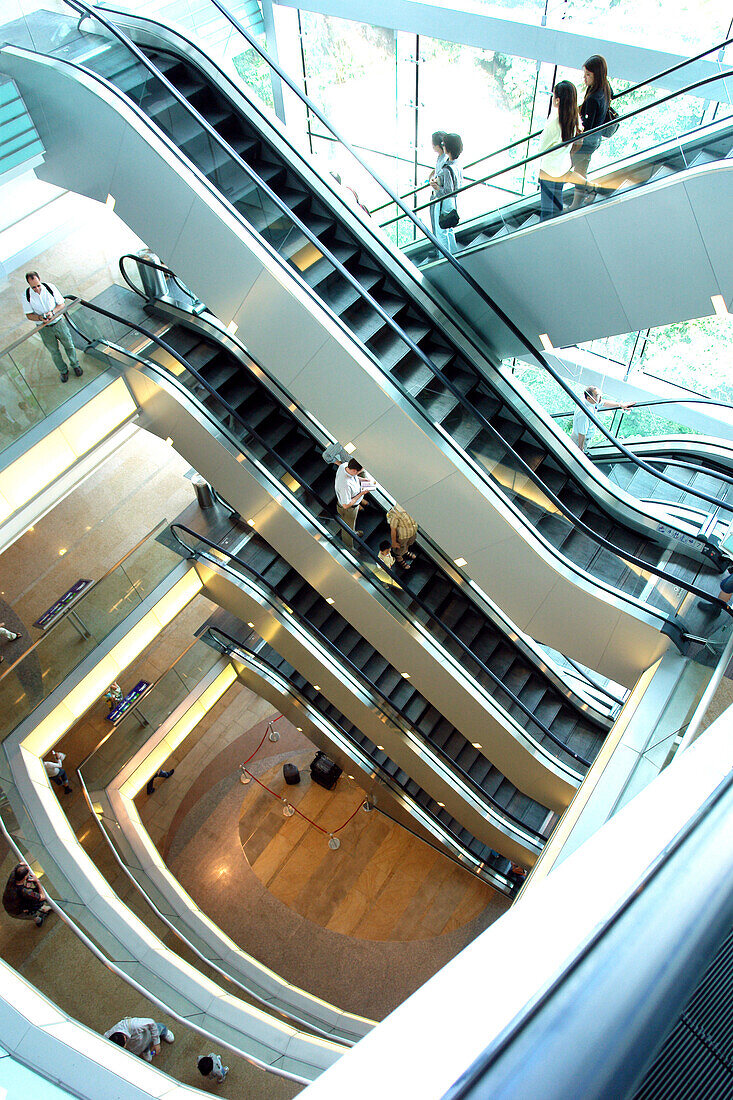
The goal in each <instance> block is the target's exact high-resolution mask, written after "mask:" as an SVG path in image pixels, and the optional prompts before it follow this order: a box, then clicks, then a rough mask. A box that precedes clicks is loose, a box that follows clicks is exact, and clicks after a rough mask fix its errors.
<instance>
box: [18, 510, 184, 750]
mask: <svg viewBox="0 0 733 1100" xmlns="http://www.w3.org/2000/svg"><path fill="white" fill-rule="evenodd" d="M165 526H166V521H165V520H162V521H161V522H160V523H159V524H157V525H156V527H154V528H153V529H152V531H150V532H149V533H148V534H147V535H145V537H144V538H142V539H140V541H139V542H137V543H136V544H135V546H133V547H132V549H130V550H128V552H127V553H126V554H125V556H124V557H123V558H121V559H120V561H118V562H117V564H116V565H113V566H112V567H111V568H110V569H108V570H107V571H106V572H105V573H104V574H103V575H102V576H101V577H100V578H99V580H97V581H95V582H94V583H93V584H90V586H89V587H88V588H87V589H86V591H84V593H83V595H82V596H81V597H80V598H79V599H78V600H77V601H76V602H74V603H71V604H70V605H69V607H68V608H67V609H66V610H64V611H62V612H61V613H60V614H59V617H58V619H57V621H56V622H54V623H53V625H51V626H50V627H49V628H48V630H47V632H46V633H45V635H44V636H43V637H42V638H39V639H38V640H37V641H36V642H34V643H33V645H32V646H31V647H30V649H28V650H26V652H25V653H23V654H22V655H21V656H20V657H18V659H17V660H16V661H14V662H13V664H11V665H9V666H8V667H7V668H4V667H3V669H2V674H1V675H0V740H2V739H4V738H5V737H7V736H8V734H9V733H11V732H12V731H13V730H14V729H15V728H16V726H18V725H20V723H21V722H23V721H24V720H25V719H26V718H27V717H28V715H29V714H31V713H32V711H34V710H35V708H36V707H37V706H38V705H39V704H40V703H41V702H43V700H44V699H46V698H47V697H48V696H49V695H50V694H51V693H52V692H53V691H54V690H55V689H56V688H57V687H58V685H59V684H60V683H61V682H62V681H63V680H64V679H65V677H66V676H68V675H69V674H70V673H71V672H72V671H73V670H74V669H75V668H76V667H77V666H78V665H79V664H80V662H81V661H83V659H84V658H85V657H86V656H87V655H88V654H90V653H91V652H92V651H93V650H94V649H95V648H96V647H97V646H98V645H99V644H100V643H101V642H102V641H103V640H104V639H105V638H106V637H108V635H109V634H111V633H112V631H113V630H114V629H115V627H117V626H119V624H120V623H121V622H122V621H123V620H124V619H125V618H126V617H127V616H128V615H129V614H130V612H131V611H132V610H133V609H134V608H136V607H139V606H140V604H141V603H143V601H144V600H145V599H146V598H147V597H148V596H149V595H150V593H151V592H152V591H153V589H155V588H156V587H157V586H158V585H159V584H160V583H161V581H163V580H164V579H165V578H166V577H167V576H168V575H169V574H170V573H171V572H172V571H173V569H175V568H176V566H177V565H179V564H180V557H179V556H178V555H177V554H175V553H174V551H172V550H171V549H170V548H169V547H167V546H164V545H163V544H162V543H160V542H158V541H157V536H158V534H159V533H160V532H161V531H162V530H163V529H164V528H165Z"/></svg>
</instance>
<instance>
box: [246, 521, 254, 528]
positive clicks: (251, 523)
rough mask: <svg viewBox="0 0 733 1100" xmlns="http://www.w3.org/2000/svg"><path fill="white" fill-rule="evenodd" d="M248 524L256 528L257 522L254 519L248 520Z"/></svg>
mask: <svg viewBox="0 0 733 1100" xmlns="http://www.w3.org/2000/svg"><path fill="white" fill-rule="evenodd" d="M247 523H248V524H249V525H250V527H254V525H255V521H254V520H253V519H248V520H247Z"/></svg>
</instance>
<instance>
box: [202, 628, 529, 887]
mask: <svg viewBox="0 0 733 1100" xmlns="http://www.w3.org/2000/svg"><path fill="white" fill-rule="evenodd" d="M206 635H208V636H209V637H210V638H211V639H212V644H214V645H215V646H216V647H217V648H218V649H220V650H221V652H223V653H225V654H226V655H227V656H228V657H231V658H233V659H234V660H235V661H236V660H239V661H242V660H243V658H244V656H245V655H246V659H247V661H248V662H249V661H252V662H254V663H255V664H256V666H260V665H262V666H263V667H264V668H266V669H267V672H268V675H270V676H272V677H275V678H276V679H277V681H278V686H279V687H280V690H281V691H282V692H283V694H286V695H290V696H292V697H293V698H295V699H297V700H298V702H299V703H300V705H301V706H302V707H303V708H304V710H305V713H306V714H309V715H310V713H311V711H314V710H315V708H314V707H313V704H312V703H310V702H309V701H308V700H307V699H306V698H305V697H304V696H303V695H301V694H300V692H298V691H296V690H295V689H294V688H293V686H292V684H290V683H285V682H283V678H282V676H281V674H280V673H279V672H278V671H277V669H275V668H273V667H272V666H271V665H270V664H269V663H268V662H267V661H266V660H265V659H264V658H263V657H262V656H261V654H260V653H258V652H257V648H258V647H259V646H261V644H262V642H263V640H262V639H261V638H260V637H259V635H258V634H256V633H255V631H252V635H251V636H252V637H253V638H256V640H257V641H256V647H255V648H254V649H251V648H249V645H248V644H247V643H248V641H249V639H247V641H246V642H245V641H242V640H241V639H240V640H237V639H236V638H233V637H232V636H231V634H228V633H227V632H226V631H225V630H222V629H221V628H220V627H218V626H209V627H208V628H207V630H206V632H205V635H204V636H206ZM222 639H223V640H222ZM264 644H267V643H264ZM331 709H333V708H331ZM316 713H317V714H318V718H319V720H320V721H321V722H322V723H323V725H324V728H326V730H327V732H328V728H329V727H331V728H332V729H333V730H335V731H336V733H337V734H338V735H339V736H340V737H341V738H342V739H343V741H344V742H345V743H346V744H347V745H348V746H349V750H350V751H351V752H354V753H356V754H357V757H358V759H359V760H360V761H361V763H362V766H366V768H367V770H368V771H370V772H371V771H376V772H377V773H378V775H379V778H380V781H381V782H382V783H384V784H385V786H386V787H388V788H390V789H393V790H394V789H396V790H397V791H399V793H400V796H401V797H402V798H404V799H405V800H406V801H407V802H408V803H409V804H410V806H411V809H412V812H413V813H414V815H415V817H416V818H417V819H418V820H421V819H422V818H423V817H424V816H426V817H427V818H428V819H429V821H430V824H431V827H432V828H434V829H435V830H436V831H437V832H438V833H439V834H440V835H441V837H443V838H448V844H458V845H460V844H461V841H460V839H459V838H458V837H456V836H454V835H453V833H452V832H451V831H450V829H448V828H447V826H446V825H445V824H444V823H443V822H442V821H440V819H439V818H437V817H436V816H435V815H433V814H432V813H431V812H430V810H429V809H427V808H426V807H424V806H422V805H421V804H420V803H418V802H415V800H414V799H413V798H412V796H411V795H410V794H409V793H408V792H407V789H406V788H407V786H408V784H409V783H410V782H411V780H410V777H409V776H407V775H405V779H404V781H403V782H402V783H400V782H399V780H398V778H397V775H390V773H389V771H387V770H386V769H385V767H384V766H383V765H381V764H379V763H377V761H376V760H373V759H372V757H371V756H370V755H369V754H368V753H367V752H366V750H365V749H363V748H362V747H361V746H360V745H358V744H356V743H355V742H354V741H353V740H352V738H351V736H350V735H349V733H348V732H347V731H346V730H345V729H344V728H343V727H342V726H341V725H340V723H339V722H337V721H336V720H335V719H334V718H333V716H331V717H328V718H326V717H325V716H324V715H321V714H320V712H317V711H316ZM397 774H399V772H398V773H397ZM376 808H377V809H381V807H376ZM381 812H382V813H385V815H386V816H387V817H389V818H390V820H393V821H394V820H395V819H394V818H392V817H391V815H390V814H389V813H387V812H386V811H385V810H383V809H381ZM397 824H401V825H402V826H403V828H407V826H405V825H404V824H403V823H402V822H397ZM408 831H410V832H412V830H408ZM414 835H415V836H418V834H417V833H415V834H414ZM419 839H422V840H424V839H425V838H424V837H419ZM425 843H428V842H427V841H425ZM444 843H445V840H444ZM433 847H436V846H435V845H433ZM437 850H438V851H440V852H441V853H442V854H448V855H449V856H450V858H451V859H453V861H454V862H455V863H458V865H459V866H461V867H464V868H467V869H468V870H470V871H471V873H472V874H476V875H477V876H478V877H480V878H482V879H484V880H485V881H486V882H489V883H490V885H492V886H493V887H495V888H498V889H499V890H501V891H502V893H505V894H511V893H513V892H514V891H515V890H516V887H517V881H516V880H515V879H514V878H512V876H511V874H510V872H509V868H510V866H511V861H510V860H508V859H507V858H506V856H502V855H500V853H499V852H496V851H494V850H493V849H492V852H493V855H492V856H490V857H489V859H487V860H482V859H479V858H478V856H476V855H474V854H473V853H472V852H470V851H466V852H464V851H461V854H460V855H459V856H455V855H451V854H450V851H448V852H446V849H445V848H438V849H437Z"/></svg>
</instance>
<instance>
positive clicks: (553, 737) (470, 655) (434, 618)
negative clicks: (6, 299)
mask: <svg viewBox="0 0 733 1100" xmlns="http://www.w3.org/2000/svg"><path fill="white" fill-rule="evenodd" d="M80 303H81V305H82V306H85V307H87V308H89V309H92V310H94V311H96V312H98V313H101V314H102V315H103V316H106V317H109V318H110V319H112V320H115V321H118V322H120V323H123V324H125V325H127V326H128V327H130V328H134V329H135V330H136V331H137V332H139V333H140V334H141V335H142V336H145V337H146V338H147V339H149V340H151V341H154V342H155V343H156V344H157V345H158V346H159V347H161V348H162V349H163V350H164V351H166V352H167V353H168V354H169V355H172V356H173V358H174V359H176V360H177V361H178V362H179V363H180V364H181V365H182V366H183V367H184V369H185V370H187V371H188V372H189V373H190V374H191V375H192V376H193V377H194V378H195V379H196V381H197V382H199V383H200V384H201V385H202V386H203V387H204V388H205V389H206V391H207V392H208V393H209V395H210V396H211V397H213V398H214V399H215V400H216V401H218V402H219V404H220V405H222V406H223V407H224V409H226V412H227V415H228V416H231V417H232V418H233V419H234V420H235V421H236V422H237V423H238V424H240V425H241V427H242V428H243V429H244V431H245V432H246V433H247V434H246V437H245V439H242V440H237V446H238V447H239V448H240V449H241V448H242V447H243V446H244V445H245V442H246V439H247V438H249V437H251V438H253V439H254V440H256V441H257V443H258V444H259V445H260V446H261V447H262V448H263V450H264V451H265V452H266V453H267V454H268V455H270V456H271V457H272V458H274V459H275V461H276V462H277V463H278V464H279V465H280V466H282V467H283V468H284V469H285V470H286V471H287V473H288V474H290V476H291V477H292V478H293V480H294V481H296V482H297V483H298V484H299V485H300V486H301V487H302V488H303V489H305V490H306V492H307V493H309V494H310V496H311V497H312V498H313V499H314V500H315V501H316V502H317V504H318V506H319V507H320V508H321V509H322V510H324V511H327V512H331V511H332V509H333V505H332V503H330V502H328V501H326V500H325V499H324V498H323V497H322V496H321V495H320V494H319V493H318V492H317V491H316V490H315V489H313V488H312V486H310V485H309V484H308V483H307V482H305V481H304V479H303V477H302V475H301V474H300V473H299V472H298V471H297V470H296V469H295V468H294V467H293V466H291V465H290V463H288V462H287V461H286V460H285V459H283V458H282V457H281V456H280V455H279V454H278V453H277V451H275V450H274V448H273V447H272V446H271V445H270V444H269V443H268V442H267V440H266V439H265V438H264V436H262V435H261V434H260V433H259V432H258V431H257V430H256V429H255V428H252V427H250V426H249V425H248V424H247V423H246V421H245V420H244V419H243V417H242V416H241V414H240V413H239V412H238V411H237V410H236V409H235V408H234V406H233V405H231V404H230V403H229V402H228V401H227V400H226V399H225V398H223V397H222V396H221V395H220V394H219V393H217V391H216V390H215V389H214V388H213V387H212V385H211V383H209V382H208V381H207V379H206V378H204V376H203V375H201V374H200V373H199V372H198V371H197V370H196V368H195V367H192V366H191V365H190V364H189V363H188V361H187V360H186V359H185V357H184V356H183V355H181V354H180V352H176V351H175V350H174V349H173V348H172V346H171V345H169V344H167V343H166V342H165V341H163V340H162V339H161V338H160V337H158V336H155V334H154V333H151V332H150V331H149V330H147V329H145V328H143V327H142V326H141V325H138V324H136V323H135V322H132V321H128V320H127V319H124V318H121V317H119V316H118V315H116V314H113V313H110V312H109V311H108V310H105V309H103V308H102V307H101V306H96V305H94V304H93V303H89V302H86V301H84V300H83V299H80ZM74 328H75V329H76V331H77V332H78V333H79V335H80V336H81V337H82V338H83V339H85V340H89V337H88V336H87V335H86V334H85V333H84V332H83V331H82V330H81V329H79V328H78V327H77V326H76V325H74ZM122 350H123V351H124V349H122ZM126 354H130V353H129V352H126ZM154 365H155V366H157V367H159V366H160V364H154ZM218 426H219V427H221V425H218ZM299 426H300V427H302V425H299ZM303 430H305V429H304V428H303ZM235 438H236V437H235ZM280 488H282V487H280ZM296 499H297V498H296ZM333 519H334V521H335V522H337V523H338V525H339V527H340V529H341V530H342V531H344V532H346V533H347V534H348V535H349V536H351V537H352V538H353V539H354V540H355V541H356V542H357V543H358V544H359V547H360V549H361V551H362V552H363V553H365V554H366V555H367V556H368V557H369V558H370V559H371V560H372V561H373V562H374V564H375V565H376V566H379V567H380V568H384V566H383V565H382V563H380V561H379V558H378V555H377V554H375V553H374V551H373V549H372V548H371V547H370V546H369V545H368V543H367V542H365V541H364V539H362V538H361V536H359V535H357V534H356V532H355V531H353V532H352V531H351V528H349V527H348V526H347V525H346V524H345V523H344V521H343V520H342V519H341V517H340V516H338V515H334V516H333ZM325 536H326V539H327V541H328V542H329V544H330V545H332V546H334V547H335V548H336V549H337V550H338V551H339V552H340V553H341V552H342V548H341V546H340V545H339V542H338V540H337V538H336V537H334V536H333V535H331V534H330V532H328V531H325ZM359 572H360V573H361V574H362V576H364V577H366V578H367V579H368V580H369V581H370V582H372V583H373V582H374V580H376V579H378V578H375V577H374V575H373V574H371V573H370V572H369V573H368V572H365V571H364V570H363V569H361V567H359ZM400 581H401V584H402V587H403V588H404V591H405V592H406V593H407V594H408V596H409V597H410V600H411V601H412V603H413V604H417V606H418V607H419V608H420V609H421V610H422V611H423V613H424V614H425V615H426V616H427V618H428V620H429V622H433V623H435V624H437V626H439V628H440V629H441V630H442V631H444V632H445V634H446V635H447V636H448V637H449V638H450V639H451V641H453V642H455V644H456V645H458V646H459V647H460V648H461V650H462V651H463V653H464V654H465V657H466V658H467V659H468V660H470V661H473V662H474V663H475V664H476V665H478V667H479V669H480V670H481V671H482V672H483V673H484V674H485V675H487V676H488V677H489V679H490V680H491V682H492V683H493V684H494V685H495V687H497V688H498V689H499V690H500V691H502V692H503V693H504V694H505V695H506V696H507V697H508V698H509V700H510V701H511V702H510V703H509V706H517V707H518V708H519V709H520V710H521V712H522V713H523V714H524V715H525V717H526V718H527V719H528V720H529V721H530V722H531V723H532V725H534V726H536V727H537V729H538V730H539V731H540V733H541V734H543V735H544V736H545V737H548V738H549V739H550V741H551V742H552V743H553V744H554V745H555V746H556V747H557V748H559V749H560V750H561V751H562V752H564V753H566V754H567V755H568V756H570V757H571V758H572V759H573V760H576V761H577V762H578V763H579V764H581V765H582V766H583V767H586V768H587V767H590V761H589V760H586V759H585V758H584V757H583V756H581V755H580V754H579V753H576V752H575V750H574V749H571V748H569V747H568V746H567V745H566V744H565V743H564V742H563V741H562V740H561V739H560V738H559V737H558V736H557V734H555V733H553V732H552V730H550V729H549V728H548V727H547V726H546V725H545V724H544V722H542V721H540V719H539V718H537V717H536V715H534V714H533V713H532V711H530V710H529V708H528V707H527V705H526V703H524V702H523V701H522V700H521V699H520V698H519V697H518V696H516V695H515V694H514V692H512V691H510V689H509V688H507V687H506V685H505V684H504V683H503V682H502V680H501V678H500V677H499V676H497V675H496V673H495V672H493V671H492V669H490V668H489V666H488V665H487V664H485V662H484V661H482V660H481V658H480V657H478V655H477V654H475V653H474V652H473V650H472V649H471V647H470V646H469V645H467V644H466V643H465V642H464V641H463V639H462V638H460V637H459V635H457V634H456V633H455V632H454V631H453V630H451V628H450V627H449V626H447V625H446V624H445V623H444V622H443V621H442V620H441V619H440V617H439V616H438V615H437V614H436V613H435V611H433V610H432V609H431V608H430V606H429V605H428V604H427V603H425V601H424V600H423V599H422V598H421V597H420V596H418V595H417V594H415V593H413V592H412V591H411V590H410V589H409V588H408V587H407V583H409V578H407V579H406V578H405V577H401V578H400ZM380 591H382V593H383V594H384V595H387V596H389V597H391V593H389V590H388V588H383V587H382V586H380ZM390 603H391V604H392V605H393V606H394V607H395V608H396V609H397V610H398V611H399V612H400V614H401V615H404V614H405V611H406V609H405V608H404V607H402V605H401V604H400V603H399V602H398V601H396V600H393V599H391V598H390ZM418 621H419V620H418ZM494 625H495V626H496V624H494ZM496 629H497V631H498V632H499V633H501V630H500V628H499V627H498V626H496ZM526 660H527V661H528V663H530V664H531V663H532V662H531V659H530V658H526ZM464 671H465V670H464ZM537 674H538V675H541V673H540V671H539V670H537ZM472 678H473V677H472ZM477 683H478V682H477ZM478 686H479V687H480V686H481V685H478ZM483 690H486V689H483ZM487 694H488V693H487ZM490 698H492V701H493V702H494V703H495V704H496V705H498V706H501V707H502V710H506V707H504V706H503V705H502V704H501V703H497V701H496V700H494V699H493V696H490ZM569 705H571V706H572V704H569ZM523 732H524V733H525V735H526V736H528V737H531V734H529V733H528V732H527V731H526V730H523ZM537 747H538V748H540V749H541V748H542V746H541V745H539V744H538V746H537ZM550 755H552V754H550ZM553 759H556V758H554V757H553ZM557 762H558V763H560V761H557Z"/></svg>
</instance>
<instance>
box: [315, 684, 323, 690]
mask: <svg viewBox="0 0 733 1100" xmlns="http://www.w3.org/2000/svg"><path fill="white" fill-rule="evenodd" d="M313 687H314V688H315V690H316V691H320V690H321V685H320V684H314V685H313Z"/></svg>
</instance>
